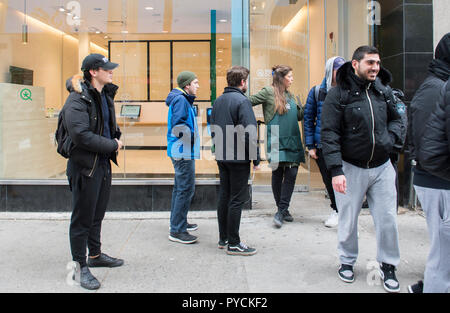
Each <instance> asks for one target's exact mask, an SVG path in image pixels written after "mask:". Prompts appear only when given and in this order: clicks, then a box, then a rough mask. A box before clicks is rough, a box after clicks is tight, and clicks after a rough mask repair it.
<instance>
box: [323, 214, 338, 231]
mask: <svg viewBox="0 0 450 313" xmlns="http://www.w3.org/2000/svg"><path fill="white" fill-rule="evenodd" d="M338 216H339V215H338V213H337V212H336V211H333V212H332V213H331V214H330V216H329V217H328V219H327V220H326V221H325V227H330V228H332V227H336V226H337V225H338V220H339V219H338Z"/></svg>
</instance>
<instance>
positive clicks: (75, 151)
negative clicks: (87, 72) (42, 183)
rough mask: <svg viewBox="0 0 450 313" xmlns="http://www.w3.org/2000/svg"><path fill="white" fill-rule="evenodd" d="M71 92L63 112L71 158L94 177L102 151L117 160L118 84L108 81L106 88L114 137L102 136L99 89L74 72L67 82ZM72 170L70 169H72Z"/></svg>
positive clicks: (86, 174) (118, 133) (119, 134)
mask: <svg viewBox="0 0 450 313" xmlns="http://www.w3.org/2000/svg"><path fill="white" fill-rule="evenodd" d="M66 87H67V90H68V91H69V92H70V95H69V97H68V98H67V100H66V102H65V104H64V106H63V108H62V110H61V114H63V119H64V122H65V125H66V128H67V131H68V133H69V137H70V140H72V145H71V149H70V156H69V159H71V160H72V161H74V162H75V163H77V164H78V165H79V166H81V167H82V168H83V170H82V174H83V175H85V176H89V177H91V176H92V174H93V173H94V170H95V168H96V167H97V165H98V163H99V157H100V154H103V155H105V154H106V155H110V158H111V160H112V161H113V162H114V163H116V164H117V153H116V150H117V148H118V144H117V142H116V140H114V139H115V138H117V139H119V138H120V136H121V132H120V129H119V127H118V126H117V122H116V114H115V109H114V97H115V95H116V93H117V89H118V87H117V86H116V85H113V84H108V85H105V87H104V91H105V94H106V99H107V102H108V107H109V113H110V114H109V115H110V121H109V125H110V130H111V138H112V139H108V138H106V137H103V136H102V135H101V134H102V132H103V115H102V110H101V103H102V102H101V96H100V93H99V92H98V91H97V90H96V89H95V88H94V87H92V85H91V84H90V83H89V82H87V81H84V80H83V79H82V77H81V76H78V75H77V76H74V77H72V78H70V79H68V80H67V82H66ZM69 174H70V173H69Z"/></svg>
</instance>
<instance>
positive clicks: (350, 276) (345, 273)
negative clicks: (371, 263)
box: [338, 264, 355, 283]
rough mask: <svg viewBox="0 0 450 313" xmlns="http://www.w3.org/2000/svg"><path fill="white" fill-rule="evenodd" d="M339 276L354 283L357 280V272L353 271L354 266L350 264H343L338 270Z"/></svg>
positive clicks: (347, 281)
mask: <svg viewBox="0 0 450 313" xmlns="http://www.w3.org/2000/svg"><path fill="white" fill-rule="evenodd" d="M338 275H339V278H340V279H341V280H342V281H345V282H346V283H353V282H354V281H355V274H354V273H353V266H351V265H348V264H341V267H339V270H338Z"/></svg>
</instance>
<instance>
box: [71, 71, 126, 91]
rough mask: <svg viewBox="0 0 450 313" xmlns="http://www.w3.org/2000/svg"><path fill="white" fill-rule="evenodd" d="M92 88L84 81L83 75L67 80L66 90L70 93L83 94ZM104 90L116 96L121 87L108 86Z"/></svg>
mask: <svg viewBox="0 0 450 313" xmlns="http://www.w3.org/2000/svg"><path fill="white" fill-rule="evenodd" d="M90 88H93V87H92V86H91V84H90V83H89V82H87V81H85V80H84V78H83V75H81V74H77V75H74V76H72V77H70V78H69V79H67V80H66V89H67V91H68V92H76V93H79V94H81V93H83V91H87V90H88V89H90ZM103 88H104V90H105V92H106V93H107V94H109V95H111V96H115V95H116V92H117V90H118V89H119V87H118V86H116V85H114V84H106V85H105V86H104V87H103Z"/></svg>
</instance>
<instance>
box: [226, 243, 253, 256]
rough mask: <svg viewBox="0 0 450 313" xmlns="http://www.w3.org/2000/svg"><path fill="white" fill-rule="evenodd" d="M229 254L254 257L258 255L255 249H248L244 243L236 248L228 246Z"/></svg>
mask: <svg viewBox="0 0 450 313" xmlns="http://www.w3.org/2000/svg"><path fill="white" fill-rule="evenodd" d="M227 254H230V255H254V254H256V249H255V248H250V247H247V246H246V245H245V244H243V243H242V242H241V243H240V244H238V245H235V246H230V245H228V249H227Z"/></svg>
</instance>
